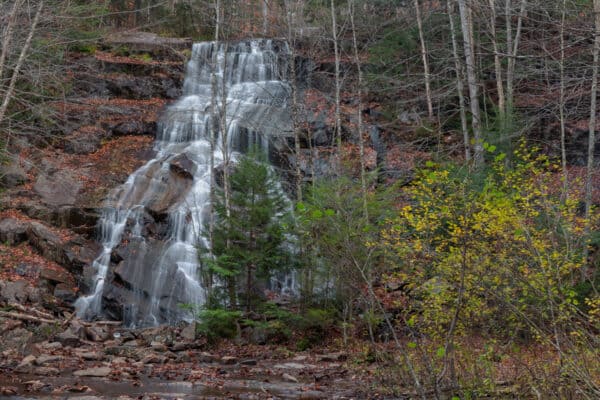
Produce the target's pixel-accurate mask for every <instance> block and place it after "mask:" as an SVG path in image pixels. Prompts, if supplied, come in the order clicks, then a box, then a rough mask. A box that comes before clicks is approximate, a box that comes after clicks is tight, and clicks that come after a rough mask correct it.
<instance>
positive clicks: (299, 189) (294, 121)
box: [285, 0, 302, 201]
mask: <svg viewBox="0 0 600 400" xmlns="http://www.w3.org/2000/svg"><path fill="white" fill-rule="evenodd" d="M285 8H286V10H285V11H286V21H287V29H288V32H287V35H288V37H287V40H288V44H289V46H290V75H291V76H290V83H291V90H292V125H293V129H294V152H295V153H296V165H295V175H296V200H298V201H302V171H301V170H300V156H301V150H300V126H299V125H300V124H299V115H298V111H299V110H298V86H297V85H298V83H297V71H296V51H295V44H294V40H293V39H294V33H293V24H294V21H293V18H292V17H293V15H292V14H293V13H292V8H291V6H290V2H289V0H287V1H286V2H285Z"/></svg>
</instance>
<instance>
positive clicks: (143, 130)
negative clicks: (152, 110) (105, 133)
mask: <svg viewBox="0 0 600 400" xmlns="http://www.w3.org/2000/svg"><path fill="white" fill-rule="evenodd" d="M111 132H112V134H113V135H116V136H124V135H149V136H154V135H155V134H156V122H143V121H125V122H120V123H118V124H117V125H114V126H113V127H112V128H111Z"/></svg>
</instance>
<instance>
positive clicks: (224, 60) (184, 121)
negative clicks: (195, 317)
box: [75, 40, 289, 326]
mask: <svg viewBox="0 0 600 400" xmlns="http://www.w3.org/2000/svg"><path fill="white" fill-rule="evenodd" d="M279 53H283V54H282V56H283V57H280V56H279ZM285 53H287V49H286V48H285V46H284V45H282V44H281V43H275V42H273V41H270V40H251V41H245V42H239V43H235V44H229V45H228V44H223V43H220V44H215V43H212V42H207V43H199V44H195V45H194V47H193V50H192V56H191V60H190V61H189V63H188V65H187V71H186V78H185V82H184V88H183V89H184V94H183V96H182V97H181V98H180V99H179V100H178V101H177V102H176V103H175V104H173V105H172V106H170V107H169V108H168V109H167V110H166V112H165V115H164V116H163V118H162V119H161V121H160V123H159V132H158V134H157V140H156V142H155V146H154V149H155V151H156V156H155V157H154V159H152V160H150V161H149V162H148V163H146V165H144V166H143V167H141V168H139V169H138V170H137V171H135V172H134V173H133V174H132V175H131V176H130V177H129V178H128V179H127V181H126V182H125V183H124V184H123V185H122V186H121V187H119V188H117V189H116V190H115V191H114V192H113V193H111V195H110V197H109V199H108V200H107V204H106V208H105V210H104V212H103V214H102V216H101V218H100V222H99V225H100V236H101V243H102V247H103V250H102V252H101V253H100V255H99V256H98V257H97V258H96V260H95V261H94V262H93V268H94V271H95V276H94V279H93V283H92V288H93V289H92V291H91V293H90V294H89V295H87V296H83V297H81V298H79V299H78V300H77V302H76V304H75V306H76V309H77V314H78V315H79V316H81V317H85V318H93V317H96V316H100V315H101V314H102V311H103V296H106V291H107V286H109V285H107V284H106V282H107V280H108V279H110V274H111V272H110V270H111V258H112V255H113V253H114V252H115V250H116V249H119V248H123V247H124V246H125V247H127V250H128V254H129V256H128V257H126V260H125V262H124V265H123V268H122V270H121V271H120V273H121V275H122V276H126V279H124V280H126V281H127V282H128V284H129V285H130V286H132V287H133V288H132V290H131V293H133V295H131V294H130V295H128V296H123V297H122V298H120V299H119V300H120V301H127V302H128V303H127V304H125V305H124V312H123V318H124V322H125V324H127V325H129V326H141V325H157V324H160V323H173V322H175V321H178V320H181V319H189V318H190V317H191V316H190V315H189V314H188V313H186V312H185V311H183V310H182V309H180V308H179V307H178V305H177V303H188V304H196V305H199V304H202V303H203V302H204V300H205V299H204V296H205V291H204V288H203V287H202V285H201V283H200V281H199V271H198V268H199V264H198V254H197V247H198V245H199V244H200V243H202V242H204V245H205V247H206V244H207V243H206V239H205V238H204V237H203V236H202V232H203V231H204V225H205V223H206V221H205V219H206V218H207V211H208V210H209V206H210V204H209V201H210V180H211V174H212V173H213V171H211V170H210V155H211V154H210V149H211V146H210V136H211V132H210V130H211V129H214V128H213V127H216V126H217V125H218V124H217V122H216V121H214V118H212V116H211V103H212V102H211V96H212V94H213V92H214V89H213V87H212V85H211V80H212V77H213V76H214V77H215V79H216V80H217V82H218V84H217V85H216V86H217V87H218V90H217V91H218V92H219V93H217V96H216V103H217V104H219V105H221V104H223V91H225V92H226V93H225V94H226V101H225V102H224V103H225V104H226V107H225V108H226V116H227V126H228V128H227V129H228V143H227V146H228V148H227V151H243V150H245V149H246V148H248V147H249V146H251V145H258V146H260V147H262V148H263V149H264V150H265V151H268V146H269V142H268V138H269V136H272V135H276V134H278V133H280V132H281V131H282V130H285V129H289V126H287V127H286V126H285V123H282V121H286V119H287V120H289V118H286V117H287V115H288V114H287V99H288V96H289V86H288V84H287V83H286V82H285V71H286V70H287V68H286V67H285V63H284V62H282V60H285V59H286V58H287V56H286V54H285ZM213 66H216V68H213ZM223 80H224V85H223ZM288 123H289V122H288ZM215 136H216V137H217V140H216V142H217V144H220V143H221V139H220V137H219V132H215ZM182 158H183V159H184V160H186V162H187V164H186V165H187V167H188V168H186V169H187V170H188V172H189V173H191V175H192V179H191V182H190V181H189V179H188V180H187V181H186V180H185V179H184V178H177V177H175V178H174V175H173V172H172V170H173V165H172V164H173V163H174V162H177V160H180V159H182ZM214 159H215V165H218V164H219V163H221V162H222V159H223V151H222V149H221V148H220V147H219V146H217V148H216V149H215V152H214ZM175 189H177V190H175ZM173 192H175V194H178V195H177V196H176V195H174V194H173ZM156 210H164V211H165V213H166V214H167V218H168V226H169V228H168V232H166V234H165V238H164V240H162V241H160V243H158V241H156V240H149V239H148V238H147V237H144V234H143V231H144V223H145V221H147V215H148V214H147V211H154V212H155V214H156V212H157V211H156ZM145 218H146V219H145ZM125 241H127V243H128V244H127V245H125V244H124V243H125ZM117 292H118V290H117ZM117 297H118V296H117ZM124 299H126V300H124Z"/></svg>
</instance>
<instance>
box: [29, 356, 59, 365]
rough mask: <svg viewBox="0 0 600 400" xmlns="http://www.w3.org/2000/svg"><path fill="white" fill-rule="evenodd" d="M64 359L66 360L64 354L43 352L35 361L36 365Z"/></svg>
mask: <svg viewBox="0 0 600 400" xmlns="http://www.w3.org/2000/svg"><path fill="white" fill-rule="evenodd" d="M62 360H64V357H63V356H54V355H47V354H42V355H41V356H38V357H37V358H36V359H35V360H34V362H35V365H44V364H48V363H55V362H57V361H62Z"/></svg>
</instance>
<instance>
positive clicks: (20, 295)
mask: <svg viewBox="0 0 600 400" xmlns="http://www.w3.org/2000/svg"><path fill="white" fill-rule="evenodd" d="M29 287H30V285H29V283H28V282H27V281H24V280H17V281H13V282H9V281H0V302H6V303H26V302H27V300H28V299H29V294H28V291H29Z"/></svg>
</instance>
